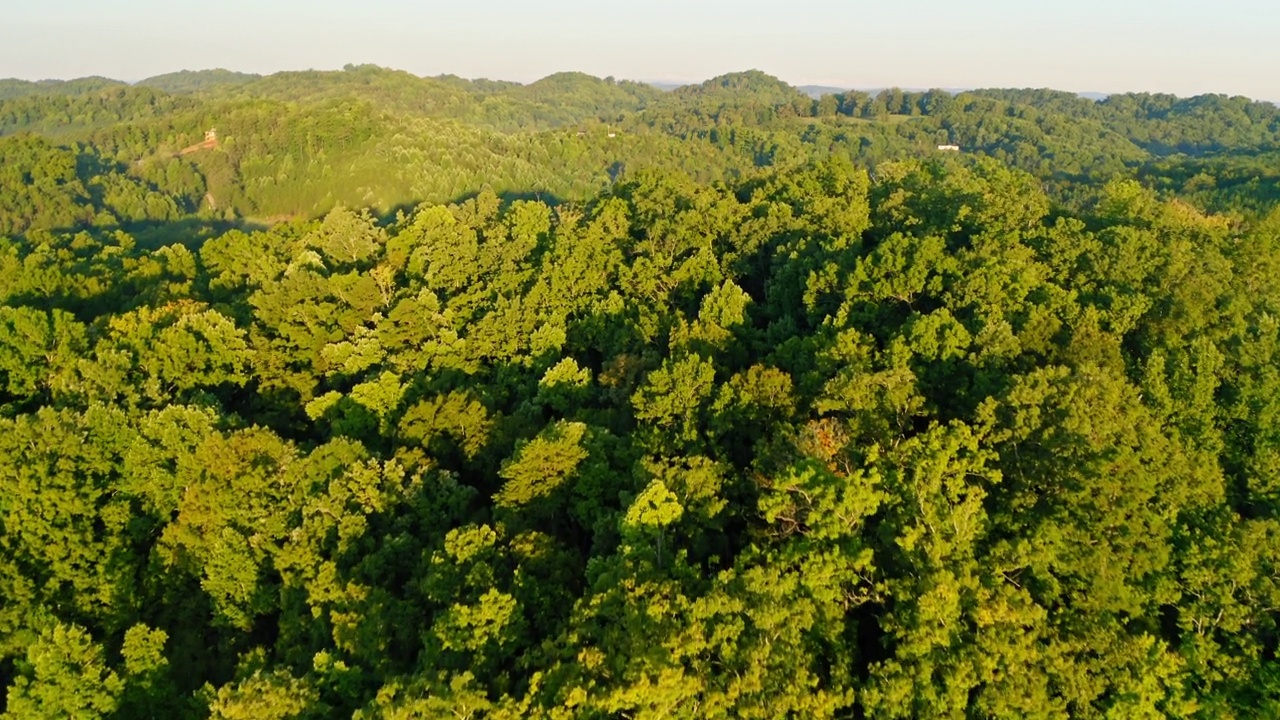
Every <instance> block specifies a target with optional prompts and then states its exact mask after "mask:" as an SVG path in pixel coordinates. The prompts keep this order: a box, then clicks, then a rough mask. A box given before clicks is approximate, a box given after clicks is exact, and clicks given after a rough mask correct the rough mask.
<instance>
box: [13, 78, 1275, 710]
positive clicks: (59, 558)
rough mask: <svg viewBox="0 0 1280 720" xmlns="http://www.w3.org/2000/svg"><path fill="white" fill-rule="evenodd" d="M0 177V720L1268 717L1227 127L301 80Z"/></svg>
mask: <svg viewBox="0 0 1280 720" xmlns="http://www.w3.org/2000/svg"><path fill="white" fill-rule="evenodd" d="M210 128H216V130H217V133H216V140H213V141H210V142H209V143H206V144H202V141H203V140H204V138H205V135H204V133H205V131H206V130H208V129H210ZM0 133H2V134H3V136H0V684H3V686H4V687H5V691H4V693H3V699H2V700H0V703H2V706H0V707H2V708H3V710H2V712H0V717H3V718H15V719H18V718H23V719H25V718H62V717H66V718H204V717H213V718H226V719H229V720H230V719H237V718H253V719H259V718H262V719H268V720H270V719H272V718H279V719H284V718H328V717H354V718H364V719H373V718H387V719H392V718H403V719H407V718H436V717H438V718H495V719H497V718H548V719H555V718H647V719H657V718H783V717H790V718H882V717H883V718H968V717H972V718H1023V717H1030V718H1076V717H1080V718H1095V717H1096V718H1148V717H1174V718H1254V717H1275V716H1280V664H1277V661H1276V653H1277V650H1278V649H1280V628H1278V627H1277V621H1278V620H1280V209H1277V202H1278V201H1280V171H1277V170H1276V167H1277V166H1276V163H1275V159H1276V158H1277V157H1280V109H1277V108H1276V106H1274V105H1271V104H1268V103H1260V102H1253V101H1250V100H1247V99H1244V98H1229V97H1225V96H1212V95H1211V96H1202V97H1198V98H1189V99H1187V98H1176V97H1172V96H1164V95H1141V94H1133V95H1118V96H1112V97H1110V98H1108V99H1106V100H1103V101H1094V100H1086V99H1082V98H1079V97H1076V96H1074V95H1071V94H1068V93H1059V92H1054V91H1047V90H984V91H972V92H964V93H959V94H954V95H953V94H951V93H946V92H943V91H930V92H923V93H911V92H903V91H900V90H888V91H884V92H881V93H878V94H876V95H874V96H873V95H869V94H865V93H857V92H848V93H840V94H833V95H823V96H821V97H819V98H811V97H808V96H807V95H805V94H804V93H803V92H801V91H799V90H797V89H795V88H792V87H790V86H788V85H786V84H785V83H782V82H781V81H778V80H777V79H775V78H772V77H769V76H767V75H765V74H763V73H759V72H755V71H751V72H746V73H738V74H734V75H728V76H724V77H721V78H716V79H713V80H710V81H708V82H706V83H704V84H701V85H697V86H689V87H684V88H680V89H677V90H674V91H671V92H662V91H659V90H656V89H654V88H652V87H649V86H646V85H642V84H639V83H630V82H625V81H615V80H613V79H611V78H609V79H604V80H601V79H597V78H592V77H589V76H586V75H581V74H574V73H564V74H560V75H555V76H552V77H550V78H546V79H544V80H542V81H539V82H537V83H532V84H529V85H519V84H516V83H504V82H493V81H473V80H464V79H461V78H456V77H450V76H443V77H439V78H419V77H416V76H413V75H410V74H408V73H401V72H396V71H391V70H385V69H381V68H376V67H371V66H359V67H356V66H350V67H348V69H347V70H345V71H342V72H333V73H321V72H308V73H281V74H278V75H273V76H268V77H258V76H251V75H243V74H238V73H230V72H227V71H206V72H182V73H174V74H170V75H165V76H160V77H158V78H153V79H151V80H148V81H143V82H141V83H137V84H135V85H127V84H124V83H116V82H114V81H110V80H105V79H102V78H88V79H84V80H77V81H69V82H65V83H58V82H44V83H23V82H21V81H0ZM952 144H954V145H958V146H959V147H960V148H961V150H960V151H959V152H952V151H941V150H939V149H938V146H939V145H952Z"/></svg>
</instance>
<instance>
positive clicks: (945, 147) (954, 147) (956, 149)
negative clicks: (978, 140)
mask: <svg viewBox="0 0 1280 720" xmlns="http://www.w3.org/2000/svg"><path fill="white" fill-rule="evenodd" d="M938 149H939V150H944V151H946V152H960V146H959V145H939V146H938Z"/></svg>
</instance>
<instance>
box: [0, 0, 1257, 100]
mask: <svg viewBox="0 0 1280 720" xmlns="http://www.w3.org/2000/svg"><path fill="white" fill-rule="evenodd" d="M4 5H6V6H7V7H6V8H5V9H4V10H3V12H2V13H0V18H2V19H0V77H20V78H27V79H38V78H46V77H58V78H69V77H79V76H84V75H106V76H109V77H115V78H121V79H126V80H138V79H141V78H143V77H146V76H149V75H155V74H159V73H163V72H168V71H172V70H180V69H200V68H209V67H226V68H230V69H232V70H242V71H248V72H258V73H268V72H274V71H277V70H298V69H306V68H319V69H332V68H338V67H341V66H342V65H344V64H346V63H348V62H354V63H365V62H369V63H376V64H378V65H385V66H389V67H395V68H399V69H403V70H408V71H410V72H413V73H416V74H419V75H436V74H440V73H454V74H457V75H462V76H466V77H490V78H500V79H510V80H520V81H530V80H534V79H537V78H539V77H542V76H544V75H547V74H550V73H552V72H556V71H559V70H581V71H584V72H588V73H591V74H593V75H598V76H605V75H613V76H616V77H618V78H634V79H645V80H684V81H688V80H702V79H705V78H707V77H711V76H713V75H717V74H720V73H724V72H729V71H734V70H745V69H748V68H758V69H760V70H764V71H765V72H769V73H772V74H774V75H777V76H779V77H781V78H783V79H784V80H787V81H789V82H792V83H794V84H810V83H811V84H826V85H838V86H846V87H854V86H856V87H884V86H890V85H898V86H901V87H995V86H999V87H1027V86H1034V87H1054V88H1059V89H1063V90H1076V91H1101V92H1116V91H1125V90H1149V91H1163V92H1174V93H1178V94H1180V95H1190V94H1196V93H1201V92H1225V93H1231V94H1243V95H1249V96H1251V97H1255V98H1262V99H1269V100H1280V5H1277V4H1276V0H1212V2H1210V1H1209V0H1197V1H1194V2H1193V1H1191V0H1109V1H1104V0H1072V1H1070V2H1068V1H1066V0H1021V1H1020V2H1019V1H1015V0H967V1H955V0H952V1H946V0H880V1H878V2H860V1H857V0H855V1H848V0H846V1H844V2H840V1H838V0H790V1H787V2H760V1H758V0H701V1H699V0H630V1H626V2H609V1H608V0H591V1H590V2H587V1H585V0H542V1H541V2H529V1H528V0H525V1H523V2H515V1H514V0H490V1H489V2H466V3H463V2H448V3H443V2H430V1H428V0H418V1H416V2H415V1H411V0H367V1H366V2H362V3H356V2H353V1H352V0H275V1H273V2H268V1H267V0H257V1H250V0H225V1H222V2H215V1H213V0H203V1H201V0H109V1H108V0H42V1H40V2H36V1H35V0H4Z"/></svg>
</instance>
